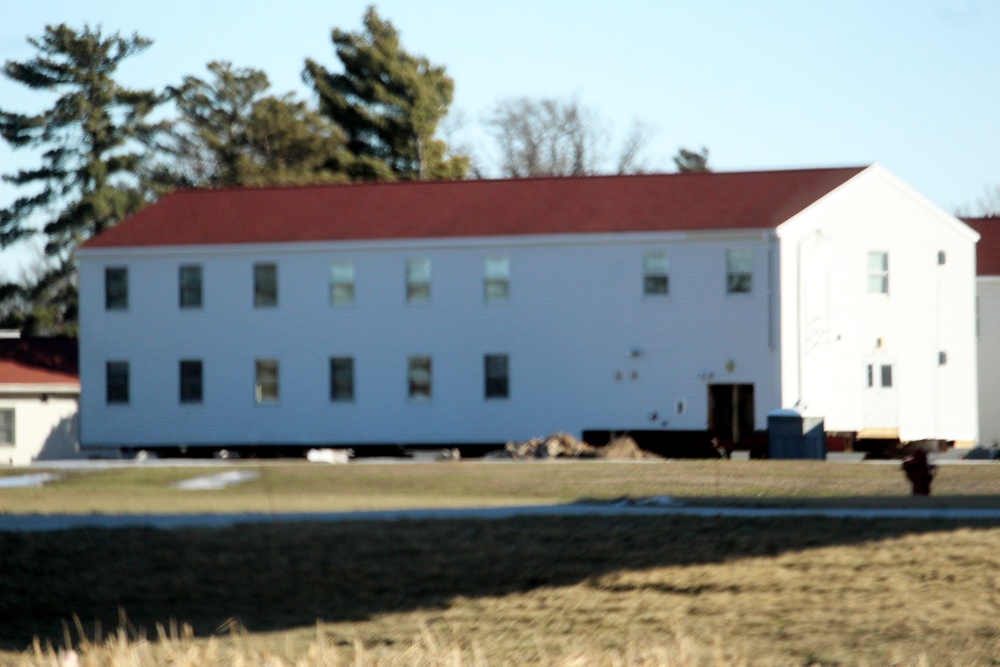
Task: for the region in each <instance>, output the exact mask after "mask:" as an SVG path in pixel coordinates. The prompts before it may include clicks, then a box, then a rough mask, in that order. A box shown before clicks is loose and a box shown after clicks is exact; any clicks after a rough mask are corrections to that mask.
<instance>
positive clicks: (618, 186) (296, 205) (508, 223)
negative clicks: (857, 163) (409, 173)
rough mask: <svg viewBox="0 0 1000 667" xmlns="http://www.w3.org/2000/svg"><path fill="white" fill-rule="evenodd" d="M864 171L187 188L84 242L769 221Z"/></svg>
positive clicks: (378, 236)
mask: <svg viewBox="0 0 1000 667" xmlns="http://www.w3.org/2000/svg"><path fill="white" fill-rule="evenodd" d="M863 170H864V168H863V167H854V168H839V169H803V170H790V171H758V172H732V173H693V174H658V175H641V176H595V177H580V178H538V179H510V180H480V181H447V182H442V181H422V182H412V181H411V182H397V183H367V184H352V185H325V186H307V187H281V188H242V189H229V190H182V191H177V192H174V193H171V194H169V195H167V196H165V197H164V198H163V199H161V200H160V201H158V202H157V203H155V204H153V205H151V206H148V207H147V208H145V209H144V210H142V211H140V212H139V213H137V214H136V215H134V216H132V217H130V218H128V219H126V220H124V221H123V222H122V223H121V224H119V225H118V226H117V227H114V228H112V229H110V230H108V231H106V232H104V233H103V234H101V235H99V236H97V237H95V238H93V239H91V240H90V241H88V242H87V243H85V244H84V246H83V247H84V248H110V247H133V246H161V245H202V244H240V243H285V242H304V241H305V242H307V241H348V240H385V239H414V238H446V237H470V236H509V235H525V234H573V233H607V232H644V231H671V230H678V231H684V230H724V229H766V228H773V227H776V226H777V225H779V224H781V223H782V222H784V221H785V220H787V219H789V218H790V217H792V216H793V215H795V214H796V213H798V212H800V211H802V210H803V209H804V208H806V207H807V206H809V205H810V204H812V203H814V202H815V201H816V200H818V199H819V198H820V197H822V196H823V195H825V194H827V193H828V192H830V191H832V190H834V189H835V188H837V187H838V186H840V185H842V184H843V183H845V182H846V181H848V180H849V179H851V178H852V177H854V176H856V175H857V174H859V173H860V172H861V171H863Z"/></svg>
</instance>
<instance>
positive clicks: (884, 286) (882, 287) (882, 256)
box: [868, 252, 889, 294]
mask: <svg viewBox="0 0 1000 667" xmlns="http://www.w3.org/2000/svg"><path fill="white" fill-rule="evenodd" d="M868 293H869V294H888V293H889V253H887V252H870V253H868Z"/></svg>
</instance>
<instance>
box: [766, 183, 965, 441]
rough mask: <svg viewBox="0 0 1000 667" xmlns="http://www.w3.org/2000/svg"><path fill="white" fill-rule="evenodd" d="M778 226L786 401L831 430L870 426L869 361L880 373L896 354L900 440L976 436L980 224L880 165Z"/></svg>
mask: <svg viewBox="0 0 1000 667" xmlns="http://www.w3.org/2000/svg"><path fill="white" fill-rule="evenodd" d="M778 234H779V236H780V238H781V265H782V267H783V270H782V277H781V291H782V300H781V303H782V343H783V350H784V355H783V363H782V369H783V370H782V379H783V388H784V390H783V402H784V403H785V405H786V406H791V405H794V404H795V403H796V402H798V401H799V400H802V401H803V402H804V403H805V404H806V406H807V410H808V411H809V412H810V413H811V414H816V415H818V416H823V417H825V418H826V428H827V430H829V431H858V430H860V429H862V428H865V427H866V426H873V424H870V423H866V418H865V406H864V400H865V398H864V389H865V385H866V374H865V366H866V364H867V363H874V364H875V365H876V372H877V368H878V366H880V365H881V364H883V363H889V364H892V365H893V375H894V378H893V380H894V382H893V384H894V388H895V390H896V397H897V399H898V426H899V430H900V438H901V439H903V440H919V439H924V438H941V439H948V440H956V441H961V442H962V444H965V445H968V444H971V443H974V442H975V440H976V434H977V397H976V394H977V392H976V345H975V236H974V234H973V233H972V232H971V230H969V229H968V228H967V227H965V226H964V225H962V224H961V223H960V222H959V221H957V220H956V219H955V218H953V217H952V216H950V215H948V214H947V213H945V212H944V211H941V210H940V209H938V208H937V207H935V206H933V205H932V204H930V203H929V202H927V201H926V200H925V199H923V198H922V197H921V196H919V195H917V194H916V193H914V192H913V191H912V190H910V189H909V188H908V187H906V186H904V185H902V184H901V183H899V182H898V181H897V180H896V179H895V178H894V177H892V176H891V175H889V174H888V173H886V172H885V171H884V170H882V169H881V168H878V167H874V168H872V169H869V170H868V171H866V172H865V173H864V174H862V175H861V176H859V177H857V178H856V179H854V180H853V181H851V182H850V183H848V184H846V185H845V186H843V187H842V188H840V189H839V190H838V191H835V192H834V193H832V194H831V195H830V196H828V197H827V198H826V199H824V200H822V201H821V202H820V203H818V204H816V205H814V206H813V207H812V208H810V209H807V210H806V211H805V212H803V213H802V214H800V215H799V216H797V217H796V218H794V219H793V220H791V221H789V222H788V223H786V224H785V225H782V227H781V228H779V231H778ZM870 251H887V252H888V255H889V294H888V296H882V295H870V294H869V293H868V286H867V282H868V253H869V252H870ZM939 251H943V252H944V253H945V263H944V264H943V265H939V264H938V252H939ZM799 313H801V315H802V317H801V320H798V319H797V317H798V314H799ZM879 340H882V341H883V345H882V347H878V345H877V341H879ZM939 352H944V353H945V354H946V355H947V362H946V363H945V364H944V365H940V364H939V363H938V361H939V360H938V354H939ZM800 359H804V362H803V364H802V372H801V381H800V377H799V376H800V371H799V361H800ZM800 384H801V389H800Z"/></svg>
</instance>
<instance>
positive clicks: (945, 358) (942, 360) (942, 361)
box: [938, 350, 948, 366]
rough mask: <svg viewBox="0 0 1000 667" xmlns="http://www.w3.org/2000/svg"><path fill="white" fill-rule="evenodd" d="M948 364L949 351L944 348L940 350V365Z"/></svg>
mask: <svg viewBox="0 0 1000 667" xmlns="http://www.w3.org/2000/svg"><path fill="white" fill-rule="evenodd" d="M947 364H948V353H947V352H945V351H944V350H942V351H940V352H938V366H946V365H947Z"/></svg>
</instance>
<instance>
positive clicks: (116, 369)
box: [105, 361, 129, 405]
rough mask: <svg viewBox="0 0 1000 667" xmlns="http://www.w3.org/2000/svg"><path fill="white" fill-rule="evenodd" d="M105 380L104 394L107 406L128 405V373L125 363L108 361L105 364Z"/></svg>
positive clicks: (126, 363)
mask: <svg viewBox="0 0 1000 667" xmlns="http://www.w3.org/2000/svg"><path fill="white" fill-rule="evenodd" d="M106 370H107V378H106V383H105V392H106V398H107V402H108V404H109V405H110V404H115V403H119V404H120V403H128V401H129V373H128V362H127V361H109V362H108V363H107V367H106Z"/></svg>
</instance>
